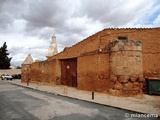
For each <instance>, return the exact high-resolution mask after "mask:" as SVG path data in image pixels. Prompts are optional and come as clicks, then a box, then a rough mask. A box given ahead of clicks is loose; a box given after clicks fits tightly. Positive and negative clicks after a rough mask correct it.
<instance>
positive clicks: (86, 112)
mask: <svg viewBox="0 0 160 120" xmlns="http://www.w3.org/2000/svg"><path fill="white" fill-rule="evenodd" d="M131 114H136V113H131V112H129V111H125V110H121V109H115V108H112V107H107V106H103V105H99V104H94V103H89V102H84V101H80V100H75V99H71V98H66V97H62V96H57V95H53V94H48V93H45V92H40V91H37V90H32V89H28V88H24V87H20V86H16V85H12V84H10V83H6V82H4V81H0V120H147V118H144V117H141V118H139V117H136V118H131V117H125V115H129V116H130V115H131ZM151 119H153V120H154V119H155V120H158V118H148V120H151Z"/></svg>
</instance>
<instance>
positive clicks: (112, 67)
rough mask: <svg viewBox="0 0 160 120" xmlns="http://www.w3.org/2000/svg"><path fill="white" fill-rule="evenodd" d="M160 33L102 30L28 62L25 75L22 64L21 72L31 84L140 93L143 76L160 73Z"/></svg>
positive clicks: (149, 30) (123, 94)
mask: <svg viewBox="0 0 160 120" xmlns="http://www.w3.org/2000/svg"><path fill="white" fill-rule="evenodd" d="M159 33H160V28H131V29H130V28H126V29H124V28H121V29H116V28H113V29H112V28H111V29H104V30H102V31H100V32H98V33H96V34H94V35H92V36H90V37H88V38H86V39H84V40H83V41H81V42H79V43H77V44H75V45H73V46H71V47H69V48H66V49H64V51H62V52H61V53H58V54H57V52H55V53H54V54H49V53H50V52H48V53H47V55H46V56H47V58H48V59H47V60H45V61H41V62H34V63H31V64H30V71H28V74H25V73H24V70H25V69H24V68H25V64H24V65H23V66H22V68H23V69H22V75H23V76H27V75H28V76H30V82H33V83H41V84H48V85H59V84H60V85H66V86H70V87H75V88H77V89H82V90H89V91H99V92H107V93H109V94H112V95H117V96H134V95H138V94H142V93H143V89H144V85H145V81H144V78H146V77H155V76H157V75H159V73H160V62H159V61H160V42H159V41H160V34H159ZM53 43H55V42H53ZM54 45H55V44H54ZM51 46H52V45H51ZM51 48H54V47H51ZM49 49H50V48H49ZM55 51H56V50H55ZM25 81H27V77H23V78H22V82H25Z"/></svg>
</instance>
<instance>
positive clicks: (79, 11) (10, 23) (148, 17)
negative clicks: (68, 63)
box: [0, 0, 160, 66]
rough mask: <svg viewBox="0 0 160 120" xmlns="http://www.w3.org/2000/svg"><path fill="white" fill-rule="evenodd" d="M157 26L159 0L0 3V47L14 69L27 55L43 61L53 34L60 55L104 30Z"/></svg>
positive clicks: (23, 0)
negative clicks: (5, 48)
mask: <svg viewBox="0 0 160 120" xmlns="http://www.w3.org/2000/svg"><path fill="white" fill-rule="evenodd" d="M159 26H160V0H0V46H2V45H3V43H4V42H7V45H8V50H9V53H10V56H11V57H13V58H12V61H11V64H12V65H16V66H18V65H21V63H22V62H23V61H24V59H25V58H26V56H27V54H28V53H29V52H30V53H31V54H32V57H33V58H34V60H37V59H38V60H45V59H46V58H45V53H46V51H47V49H48V47H49V45H50V42H51V37H52V35H53V33H54V34H55V35H56V38H57V45H58V51H59V52H60V51H62V50H63V49H64V47H66V46H71V45H73V44H75V43H77V42H79V41H81V40H83V39H84V38H87V37H88V36H90V35H92V34H94V33H96V32H98V31H100V30H102V29H104V28H129V27H131V28H135V27H136V28H137V27H140V28H141V27H159ZM29 48H30V50H29Z"/></svg>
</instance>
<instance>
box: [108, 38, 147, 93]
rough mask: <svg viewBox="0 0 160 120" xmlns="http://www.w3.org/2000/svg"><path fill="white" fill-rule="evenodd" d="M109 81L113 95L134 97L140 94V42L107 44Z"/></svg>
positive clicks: (122, 41) (141, 73)
mask: <svg viewBox="0 0 160 120" xmlns="http://www.w3.org/2000/svg"><path fill="white" fill-rule="evenodd" d="M109 50H110V59H109V65H110V81H112V82H114V84H115V85H114V88H113V89H110V93H111V94H113V95H124V96H129V95H136V94H140V93H142V88H143V81H144V79H143V65H142V47H141V42H140V41H137V40H135V41H133V40H116V41H112V42H110V43H109Z"/></svg>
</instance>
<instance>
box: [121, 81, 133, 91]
mask: <svg viewBox="0 0 160 120" xmlns="http://www.w3.org/2000/svg"><path fill="white" fill-rule="evenodd" d="M132 89H133V84H132V83H130V82H128V83H123V90H132Z"/></svg>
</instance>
